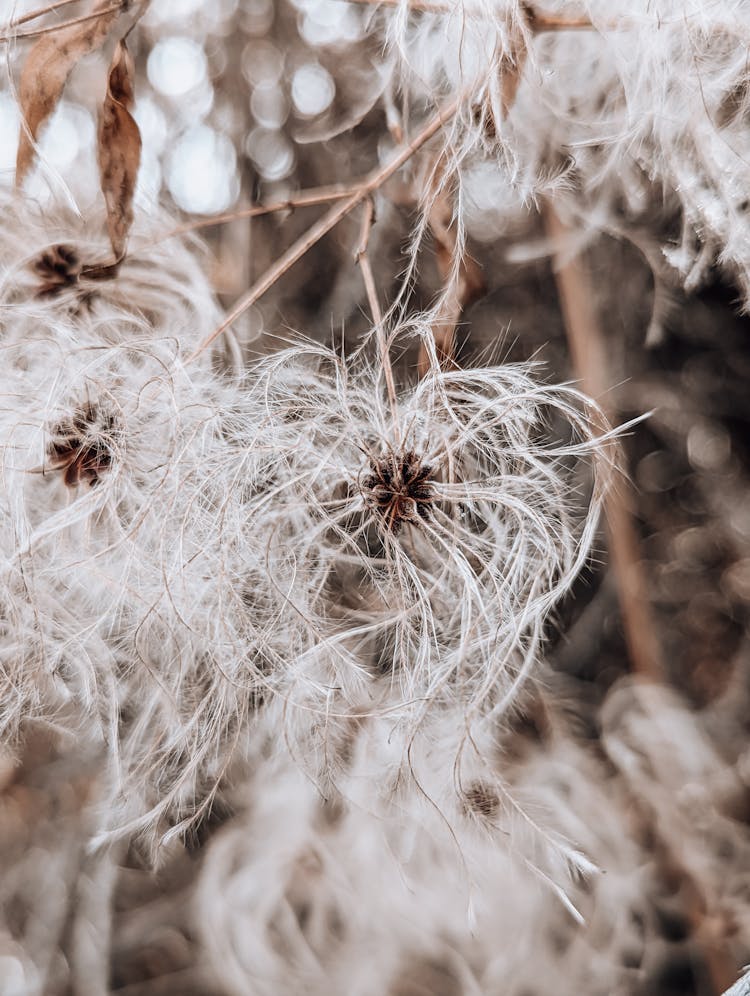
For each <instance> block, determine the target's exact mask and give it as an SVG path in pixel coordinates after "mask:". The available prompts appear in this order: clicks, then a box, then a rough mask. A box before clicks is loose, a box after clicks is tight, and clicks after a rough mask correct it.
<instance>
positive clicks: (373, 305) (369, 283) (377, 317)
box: [354, 197, 383, 328]
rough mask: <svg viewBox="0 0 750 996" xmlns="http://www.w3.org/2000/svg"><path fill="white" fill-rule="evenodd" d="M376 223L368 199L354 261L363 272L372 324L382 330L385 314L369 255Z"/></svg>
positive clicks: (373, 208)
mask: <svg viewBox="0 0 750 996" xmlns="http://www.w3.org/2000/svg"><path fill="white" fill-rule="evenodd" d="M374 222H375V205H374V204H373V201H372V198H371V197H368V199H367V200H366V201H365V209H364V211H363V212H362V228H361V230H360V233H359V242H358V243H357V249H356V251H355V253H354V261H355V263H358V264H359V268H360V270H361V271H362V279H363V280H364V283H365V291H366V293H367V301H368V303H369V305H370V312H371V313H372V323H373V325H374V326H375V327H376V328H380V327H381V326H382V324H383V312H382V311H381V308H380V302H379V301H378V292H377V290H376V288H375V279H374V277H373V275H372V267H371V266H370V257H369V255H368V253H367V247H368V245H369V242H370V232H371V231H372V226H373V224H374Z"/></svg>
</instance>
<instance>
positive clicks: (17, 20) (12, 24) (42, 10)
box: [5, 0, 81, 28]
mask: <svg viewBox="0 0 750 996" xmlns="http://www.w3.org/2000/svg"><path fill="white" fill-rule="evenodd" d="M80 2H81V0H55V2H54V3H50V4H48V5H47V6H46V7H39V8H37V10H31V11H29V13H28V14H21V15H20V16H19V17H14V18H13V20H12V21H8V23H7V24H6V25H5V27H6V28H18V27H20V25H22V24H28V22H29V21H35V20H36V19H37V18H38V17H44V15H45V14H51V13H53V11H56V10H59V9H60V7H70V5H71V4H74V3H80Z"/></svg>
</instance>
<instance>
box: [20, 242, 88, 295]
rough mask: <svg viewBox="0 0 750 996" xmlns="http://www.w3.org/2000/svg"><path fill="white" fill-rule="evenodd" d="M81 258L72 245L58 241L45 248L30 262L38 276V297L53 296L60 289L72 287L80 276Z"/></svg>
mask: <svg viewBox="0 0 750 996" xmlns="http://www.w3.org/2000/svg"><path fill="white" fill-rule="evenodd" d="M81 268H82V266H81V260H80V257H79V255H78V253H77V252H76V249H75V248H74V247H73V246H69V245H65V244H63V243H60V244H59V245H56V246H51V247H50V248H49V249H46V250H45V251H44V252H43V253H42V254H41V256H39V257H38V259H35V260H34V261H33V263H32V269H33V271H34V273H35V274H36V275H37V277H39V280H40V284H39V289H38V291H37V294H38V295H39V297H55V296H56V295H57V294H59V293H60V292H61V291H62V290H65V289H66V288H68V287H73V286H74V285H75V284H76V283H78V279H79V277H80V276H81Z"/></svg>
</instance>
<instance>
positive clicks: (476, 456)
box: [207, 329, 612, 723]
mask: <svg viewBox="0 0 750 996" xmlns="http://www.w3.org/2000/svg"><path fill="white" fill-rule="evenodd" d="M401 331H403V330H401ZM424 334H425V335H427V336H429V330H426V329H425V330H424ZM534 373H536V371H535V370H534V369H533V367H532V366H527V365H523V364H508V365H503V366H497V367H492V368H480V369H473V370H452V371H439V370H437V369H434V370H433V371H432V372H431V373H429V374H428V375H427V376H426V377H425V378H424V379H422V380H421V381H420V382H419V383H417V384H414V385H413V386H411V387H408V388H406V389H404V390H402V391H400V392H398V393H392V392H391V391H390V389H389V388H388V387H387V386H386V380H387V378H386V377H385V376H384V374H383V369H382V367H380V366H379V365H373V364H372V363H371V362H369V361H368V360H367V358H366V355H365V353H364V352H360V353H359V354H358V355H357V356H355V357H352V358H350V359H348V360H344V359H342V358H341V357H339V356H337V355H336V354H335V353H334V352H332V351H331V350H329V349H326V348H324V347H322V346H316V345H308V346H296V347H292V348H291V349H288V350H285V351H282V352H280V353H278V354H276V355H274V356H272V357H270V358H269V359H267V360H265V361H263V362H262V363H260V364H259V365H257V366H256V367H255V369H254V370H253V372H252V377H251V379H250V380H249V382H248V385H247V394H246V399H245V402H244V406H245V407H244V411H243V413H242V421H243V423H244V425H243V426H242V428H241V429H240V427H239V426H238V430H237V432H236V433H235V437H236V438H237V440H238V441H239V444H240V446H241V448H242V450H243V457H242V460H243V462H242V464H241V467H242V475H241V476H240V474H239V473H237V472H233V473H234V480H233V484H232V487H233V488H234V490H235V492H236V491H237V490H238V488H239V487H240V485H242V487H243V488H244V506H243V508H242V510H241V514H242V516H243V517H244V522H243V524H242V528H243V529H244V532H245V534H246V536H247V538H248V540H249V541H251V542H252V543H253V545H254V548H255V550H256V551H258V553H259V554H260V555H261V556H262V557H264V569H265V570H266V572H267V576H268V579H269V584H270V585H271V586H272V588H273V590H274V591H275V592H276V594H277V596H278V597H280V598H283V599H284V601H285V603H286V606H287V608H286V610H285V612H286V615H287V617H288V618H289V619H290V620H291V619H293V618H294V617H296V619H297V622H298V627H299V631H300V638H299V639H300V642H299V644H298V652H297V653H296V654H295V655H290V658H289V660H288V661H287V664H286V667H285V668H284V669H283V670H282V672H281V673H278V674H277V675H276V680H280V681H281V683H282V686H283V692H284V695H285V696H286V697H287V698H288V700H289V702H290V704H293V703H294V702H295V701H298V702H299V703H302V702H305V703H306V707H307V708H309V707H311V704H312V707H314V708H315V707H316V708H317V709H318V710H323V711H325V710H326V709H327V706H326V702H327V700H328V698H329V697H330V694H332V693H333V691H334V690H335V691H336V694H337V695H338V694H343V698H344V700H346V699H347V697H348V698H350V699H351V701H353V702H357V699H358V695H359V691H360V689H361V688H362V685H363V683H364V684H365V685H366V684H367V682H368V680H369V678H370V677H371V676H373V675H378V674H381V673H386V674H387V675H388V677H389V681H390V683H391V684H392V686H393V687H394V688H395V689H397V690H398V694H397V695H396V696H395V701H396V703H397V704H396V705H394V706H393V708H394V709H396V710H397V711H398V712H399V713H400V714H401V716H402V717H403V718H404V719H408V720H409V721H411V722H412V723H418V722H419V718H420V717H421V716H422V715H423V714H424V713H425V711H426V710H427V709H429V708H430V707H431V706H432V705H433V704H437V703H460V704H461V706H462V708H464V709H465V711H466V714H467V719H468V718H470V717H471V716H472V715H473V714H475V713H477V714H478V713H483V714H489V715H491V716H493V717H494V718H499V717H500V716H501V715H502V714H503V712H505V711H506V710H507V709H508V708H509V707H510V706H511V705H512V704H513V701H514V699H515V697H516V695H517V693H518V691H519V689H520V688H521V686H522V684H523V682H524V679H525V678H526V676H527V675H528V673H529V670H530V668H531V667H532V665H533V662H534V660H535V659H536V657H537V654H538V650H539V645H540V642H541V640H542V636H543V629H544V624H545V621H546V619H547V617H548V615H549V613H550V612H551V611H552V610H553V609H554V607H555V606H556V605H557V604H558V602H559V601H560V599H561V598H562V597H563V596H564V595H565V593H566V592H567V591H568V589H569V588H570V585H571V583H572V582H573V580H574V578H575V577H576V576H577V574H578V573H579V571H580V570H581V568H582V566H583V565H584V564H585V562H586V560H587V558H588V557H589V556H590V553H591V549H592V544H593V542H594V538H595V535H596V528H597V522H598V516H599V512H600V509H601V503H602V497H603V494H604V490H605V488H606V485H607V482H608V479H609V472H610V470H611V457H612V453H611V451H610V449H609V448H608V446H607V441H608V439H609V438H611V437H610V436H609V435H608V434H607V433H604V434H601V435H599V434H597V425H598V426H601V425H602V421H601V415H600V413H598V412H597V410H596V409H595V408H594V407H593V406H592V405H591V404H590V402H588V401H587V400H586V399H585V398H584V397H583V396H582V395H581V394H580V393H579V392H578V391H576V390H575V389H574V388H572V387H550V386H547V385H544V384H542V383H539V382H538V380H537V379H534V377H533V376H532V375H533V374H534ZM231 459H234V460H239V459H240V458H239V457H231ZM207 474H208V475H209V476H210V477H212V478H214V479H216V478H218V477H220V476H222V474H226V469H224V470H222V468H214V467H210V466H207ZM586 474H588V479H587V478H586ZM579 488H580V489H581V490H580V491H579ZM329 690H330V691H329ZM316 698H317V705H315V701H314V700H315V699H316ZM398 703H400V704H398Z"/></svg>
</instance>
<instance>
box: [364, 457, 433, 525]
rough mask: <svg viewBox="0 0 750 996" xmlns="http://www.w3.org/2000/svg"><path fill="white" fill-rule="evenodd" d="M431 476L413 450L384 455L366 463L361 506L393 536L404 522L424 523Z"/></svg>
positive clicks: (429, 504)
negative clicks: (363, 505)
mask: <svg viewBox="0 0 750 996" xmlns="http://www.w3.org/2000/svg"><path fill="white" fill-rule="evenodd" d="M433 473H434V472H433V468H432V467H430V466H429V465H427V464H425V463H423V461H422V460H421V458H420V457H419V456H418V455H417V454H416V453H415V452H414V451H413V450H407V451H406V452H405V453H399V452H395V453H386V454H384V455H383V456H382V457H379V458H378V459H377V460H371V461H370V473H369V474H367V476H366V477H365V478H364V479H363V480H362V483H361V489H362V496H363V498H364V500H365V504H366V505H367V507H368V508H370V509H372V511H374V512H376V513H377V515H378V518H379V519H380V520H381V521H382V523H383V525H385V527H386V528H387V529H390V530H392V531H393V532H394V533H395V532H398V530H399V529H400V528H401V526H402V525H403V523H405V522H408V523H416V522H419V520H420V518H421V519H425V520H426V519H428V518H429V515H430V506H431V505H432V503H433V501H434V499H435V489H434V487H433V485H432V483H431V480H432V477H433Z"/></svg>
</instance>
